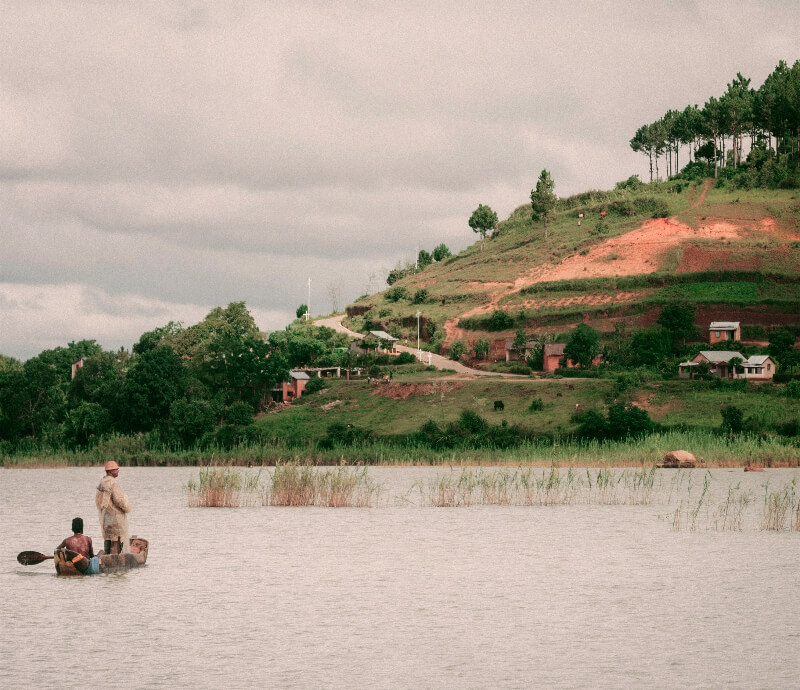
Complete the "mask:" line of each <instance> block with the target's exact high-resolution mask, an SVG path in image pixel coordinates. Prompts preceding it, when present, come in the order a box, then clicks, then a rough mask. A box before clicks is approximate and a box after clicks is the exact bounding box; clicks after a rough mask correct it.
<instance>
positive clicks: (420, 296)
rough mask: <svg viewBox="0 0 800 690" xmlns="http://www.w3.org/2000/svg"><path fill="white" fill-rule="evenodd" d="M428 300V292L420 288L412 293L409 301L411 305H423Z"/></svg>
mask: <svg viewBox="0 0 800 690" xmlns="http://www.w3.org/2000/svg"><path fill="white" fill-rule="evenodd" d="M427 299H428V291H427V290H426V289H425V288H420V289H419V290H417V291H416V292H415V293H414V298H413V299H412V300H411V302H412V304H423V303H424V302H425V300H427Z"/></svg>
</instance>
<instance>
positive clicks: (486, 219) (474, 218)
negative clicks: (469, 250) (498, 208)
mask: <svg viewBox="0 0 800 690" xmlns="http://www.w3.org/2000/svg"><path fill="white" fill-rule="evenodd" d="M469 226H470V227H471V228H472V231H473V232H477V233H479V234H480V236H481V251H483V249H484V247H485V245H486V235H487V233H489V232H491V231H492V230H494V229H495V228H496V227H497V214H496V213H495V212H494V211H492V209H491V207H489V206H484V205H483V204H478V208H476V209H475V210H474V211H473V212H472V215H471V216H470V217H469Z"/></svg>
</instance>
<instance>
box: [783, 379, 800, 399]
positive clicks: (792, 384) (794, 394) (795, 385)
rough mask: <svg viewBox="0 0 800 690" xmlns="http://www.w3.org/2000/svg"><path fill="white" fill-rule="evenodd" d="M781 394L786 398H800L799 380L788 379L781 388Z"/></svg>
mask: <svg viewBox="0 0 800 690" xmlns="http://www.w3.org/2000/svg"><path fill="white" fill-rule="evenodd" d="M783 394H784V395H785V396H786V397H787V398H792V399H794V400H800V381H798V380H796V379H795V380H793V381H789V383H787V384H786V388H784V389H783Z"/></svg>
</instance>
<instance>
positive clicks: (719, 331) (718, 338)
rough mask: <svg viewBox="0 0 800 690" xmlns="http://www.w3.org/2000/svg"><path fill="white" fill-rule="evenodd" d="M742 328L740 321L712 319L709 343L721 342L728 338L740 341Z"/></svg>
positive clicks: (709, 328) (709, 329)
mask: <svg viewBox="0 0 800 690" xmlns="http://www.w3.org/2000/svg"><path fill="white" fill-rule="evenodd" d="M741 339H742V329H741V326H740V325H739V322H738V321H712V322H711V325H710V326H709V327H708V344H709V345H713V344H714V343H721V342H724V341H726V340H732V341H734V342H739V341H741Z"/></svg>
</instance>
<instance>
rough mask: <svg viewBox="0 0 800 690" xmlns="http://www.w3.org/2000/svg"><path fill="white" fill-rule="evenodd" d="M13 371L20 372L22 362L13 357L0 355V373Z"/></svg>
mask: <svg viewBox="0 0 800 690" xmlns="http://www.w3.org/2000/svg"><path fill="white" fill-rule="evenodd" d="M14 370H17V371H22V362H20V361H19V360H18V359H15V358H14V357H7V356H6V355H0V372H3V371H14Z"/></svg>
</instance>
